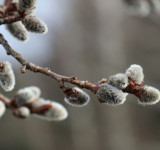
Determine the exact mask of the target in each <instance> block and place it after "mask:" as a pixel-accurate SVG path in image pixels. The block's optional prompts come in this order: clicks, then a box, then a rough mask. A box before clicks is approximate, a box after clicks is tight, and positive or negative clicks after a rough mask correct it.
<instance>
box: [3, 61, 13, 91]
mask: <svg viewBox="0 0 160 150" xmlns="http://www.w3.org/2000/svg"><path fill="white" fill-rule="evenodd" d="M0 85H1V87H2V88H3V89H4V90H5V91H12V90H13V88H14V86H15V76H14V73H13V70H12V67H11V64H10V63H9V62H7V61H6V62H3V68H2V69H1V71H0Z"/></svg>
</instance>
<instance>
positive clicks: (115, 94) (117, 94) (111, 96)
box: [96, 83, 128, 106]
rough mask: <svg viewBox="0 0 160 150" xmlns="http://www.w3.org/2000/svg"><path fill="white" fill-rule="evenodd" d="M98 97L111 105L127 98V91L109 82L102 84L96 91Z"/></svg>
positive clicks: (120, 102) (118, 103)
mask: <svg viewBox="0 0 160 150" xmlns="http://www.w3.org/2000/svg"><path fill="white" fill-rule="evenodd" d="M96 95H97V97H98V99H99V100H100V101H101V102H103V103H106V104H109V105H113V106H116V105H120V104H123V103H124V102H125V100H126V96H127V95H128V94H127V93H123V92H122V91H121V90H119V89H117V88H116V87H113V86H111V85H109V84H107V83H104V84H101V85H100V86H99V89H98V91H97V93H96Z"/></svg>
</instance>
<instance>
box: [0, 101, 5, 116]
mask: <svg viewBox="0 0 160 150" xmlns="http://www.w3.org/2000/svg"><path fill="white" fill-rule="evenodd" d="M5 111H6V106H5V104H4V103H3V102H2V101H0V118H1V117H2V116H3V115H4V113H5Z"/></svg>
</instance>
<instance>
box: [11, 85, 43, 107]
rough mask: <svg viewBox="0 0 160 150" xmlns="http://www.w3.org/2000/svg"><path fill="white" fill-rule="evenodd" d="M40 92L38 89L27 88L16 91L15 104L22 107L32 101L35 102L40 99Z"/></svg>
mask: <svg viewBox="0 0 160 150" xmlns="http://www.w3.org/2000/svg"><path fill="white" fill-rule="evenodd" d="M40 94H41V91H40V89H39V88H38V87H35V86H29V87H25V88H23V89H20V90H18V92H17V93H16V95H15V97H14V98H15V100H16V104H17V105H18V106H22V105H24V104H26V103H28V102H31V101H32V100H36V99H38V98H39V97H40Z"/></svg>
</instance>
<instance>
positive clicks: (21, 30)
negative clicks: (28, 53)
mask: <svg viewBox="0 0 160 150" xmlns="http://www.w3.org/2000/svg"><path fill="white" fill-rule="evenodd" d="M6 27H7V30H8V31H9V32H10V33H11V34H12V35H13V36H14V37H16V38H17V39H19V40H21V41H27V40H28V38H29V35H28V31H27V30H26V28H25V27H24V25H23V24H22V22H21V21H17V22H14V23H11V24H7V25H6Z"/></svg>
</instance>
